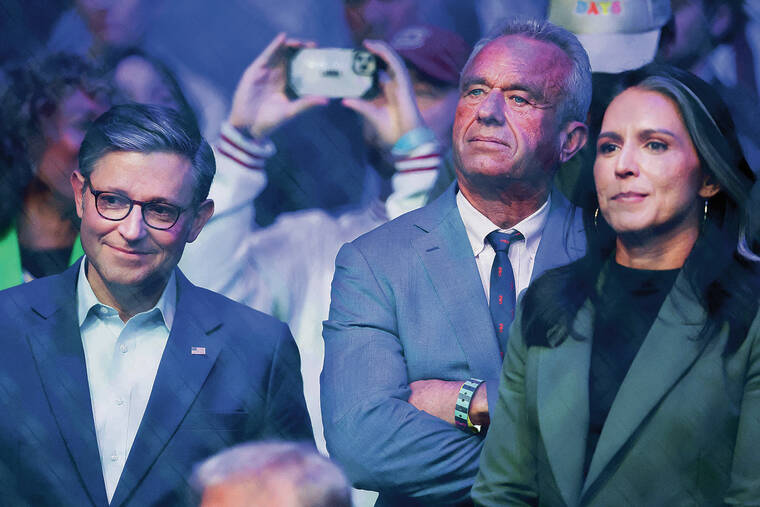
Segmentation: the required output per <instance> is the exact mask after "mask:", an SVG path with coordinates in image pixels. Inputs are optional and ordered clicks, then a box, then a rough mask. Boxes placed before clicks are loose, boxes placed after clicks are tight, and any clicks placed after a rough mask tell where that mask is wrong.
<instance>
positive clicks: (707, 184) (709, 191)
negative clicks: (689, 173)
mask: <svg viewBox="0 0 760 507" xmlns="http://www.w3.org/2000/svg"><path fill="white" fill-rule="evenodd" d="M718 192H720V185H719V184H718V183H716V182H715V180H714V179H713V177H712V176H710V175H709V174H705V175H704V176H703V177H702V186H701V187H700V188H699V192H697V193H698V194H699V197H701V198H703V199H709V198H710V197H713V196H714V195H715V194H717V193H718Z"/></svg>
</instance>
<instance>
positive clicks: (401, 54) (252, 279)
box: [182, 25, 469, 503]
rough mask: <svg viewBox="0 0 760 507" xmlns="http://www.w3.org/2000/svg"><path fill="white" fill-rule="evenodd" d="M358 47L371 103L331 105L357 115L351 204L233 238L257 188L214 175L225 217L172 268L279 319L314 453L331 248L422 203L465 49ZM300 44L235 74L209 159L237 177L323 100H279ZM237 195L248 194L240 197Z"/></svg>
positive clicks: (425, 43) (409, 32) (431, 43)
mask: <svg viewBox="0 0 760 507" xmlns="http://www.w3.org/2000/svg"><path fill="white" fill-rule="evenodd" d="M365 44H366V47H367V49H368V50H369V51H371V52H373V53H375V55H376V56H377V57H378V58H379V59H380V60H381V61H383V62H385V64H386V65H387V73H386V74H385V76H384V77H382V78H381V92H380V93H379V95H378V96H377V97H375V98H374V99H371V100H364V99H343V100H342V106H343V107H345V108H351V109H353V110H355V111H357V112H358V113H359V114H360V115H361V117H362V118H363V119H364V121H363V127H364V138H365V139H366V145H365V149H367V150H368V151H369V154H368V155H366V157H367V159H368V160H370V161H371V162H370V163H369V164H368V166H367V167H366V169H365V177H364V178H365V179H364V185H363V188H362V189H361V190H362V199H361V201H360V202H359V203H358V204H357V205H353V206H346V207H344V208H342V209H340V210H338V211H336V212H332V213H331V212H328V211H326V210H322V209H318V208H315V209H309V210H302V211H297V212H292V213H285V214H282V215H280V216H279V217H278V218H277V220H276V221H275V223H274V224H272V225H271V226H269V227H265V228H262V229H259V230H257V231H254V232H253V233H251V234H250V236H245V235H244V236H242V237H241V234H240V233H238V234H235V233H231V232H230V231H233V230H237V231H240V227H241V225H242V223H243V222H244V221H245V220H247V218H245V217H246V214H247V216H252V215H253V214H254V211H253V209H252V207H251V206H245V205H244V204H242V203H244V202H252V200H253V199H254V198H255V197H256V192H257V191H260V189H261V186H260V185H259V186H258V187H257V188H258V190H257V188H254V187H253V186H250V185H249V186H245V185H241V184H240V183H239V182H238V181H236V180H235V178H234V177H230V178H228V179H227V180H226V181H225V180H224V179H220V180H218V181H216V182H215V183H214V185H213V186H212V195H214V199H215V202H217V203H219V202H220V200H223V198H224V196H233V197H232V198H234V199H235V200H236V201H237V202H240V203H241V205H240V206H237V205H235V206H229V207H228V208H229V209H230V213H221V214H218V215H217V217H216V218H214V219H212V220H211V222H210V223H209V224H208V227H207V228H208V229H209V230H208V231H204V232H208V234H205V235H203V236H201V237H199V238H198V240H197V241H196V242H195V243H194V244H193V245H191V246H190V248H188V249H187V250H186V252H185V257H184V258H183V261H182V263H183V264H182V268H183V269H184V270H185V271H186V272H188V273H189V276H190V277H191V278H192V279H193V280H196V281H197V282H198V283H200V284H202V285H204V286H206V287H207V288H211V289H213V290H218V291H221V292H222V293H224V294H226V295H228V296H229V297H232V298H233V299H236V300H238V301H241V302H243V303H245V304H248V305H249V306H252V307H253V308H256V309H258V310H261V311H264V312H266V313H270V314H272V315H274V316H276V317H277V318H279V319H281V320H283V321H284V322H287V323H289V325H290V327H291V330H292V331H293V333H294V337H295V339H296V343H297V344H298V346H299V349H300V351H301V357H302V362H301V371H302V375H303V376H304V389H305V395H306V399H307V406H308V408H309V412H310V415H311V418H312V426H313V427H314V429H315V435H317V437H316V441H317V446H318V447H319V449H320V450H322V451H325V452H326V449H325V442H324V437H323V432H322V419H321V410H320V404H319V374H320V372H321V369H322V361H323V355H324V345H323V342H322V321H323V320H324V319H326V318H327V315H328V310H329V301H330V282H331V280H332V274H333V270H334V264H335V256H336V255H337V252H338V250H339V249H340V247H341V245H342V244H343V243H345V242H347V241H351V240H353V239H355V238H356V237H358V236H359V235H361V234H363V233H365V232H368V231H369V230H371V229H373V228H375V227H377V226H378V225H381V224H382V223H385V222H386V221H388V220H389V219H392V218H395V217H396V216H398V215H400V214H402V213H404V212H406V211H410V210H412V209H415V208H417V207H419V206H422V205H423V204H425V202H426V195H427V192H428V190H429V188H430V186H431V184H432V183H433V181H434V180H435V178H436V176H437V169H438V165H439V163H440V153H441V146H446V145H448V144H449V143H450V138H451V126H452V124H453V119H454V109H455V107H456V102H457V99H458V95H459V92H458V88H457V83H458V79H459V69H460V68H461V66H462V65H463V63H464V61H465V60H466V58H467V55H468V53H469V47H468V46H467V45H466V43H465V42H464V40H463V39H462V38H461V37H459V36H458V35H456V34H455V33H453V32H449V31H447V30H443V29H440V28H436V27H432V26H429V25H415V26H410V27H407V28H405V29H403V30H401V31H400V32H399V33H398V34H397V35H396V36H395V37H393V38H392V39H391V43H390V45H389V44H386V43H383V42H380V41H365ZM302 45H303V43H301V42H298V41H294V40H288V39H286V38H285V37H284V36H283V35H281V36H279V37H277V38H276V39H275V40H274V41H273V43H272V44H271V45H270V47H269V48H267V49H266V50H265V51H264V52H263V53H262V55H260V56H259V57H258V58H257V59H256V60H255V61H254V63H253V64H252V65H251V66H250V67H249V69H248V70H247V71H246V72H245V73H244V75H243V77H242V79H241V81H240V85H239V87H238V91H237V92H236V95H235V100H234V101H233V108H232V112H231V114H230V117H229V119H228V122H227V124H226V126H225V127H223V130H222V137H221V139H220V145H219V146H218V148H217V151H218V153H219V154H221V157H219V158H229V157H230V156H232V157H233V158H237V160H238V164H239V165H240V166H241V167H242V168H243V170H244V169H245V167H246V166H247V167H249V172H257V173H258V174H263V173H262V171H261V170H260V167H261V166H263V165H264V163H265V161H266V159H267V157H270V156H272V154H273V153H274V152H275V151H277V150H279V149H280V147H279V146H276V145H275V142H274V141H273V140H271V139H268V135H269V134H270V133H271V132H273V131H274V130H276V129H277V128H278V126H279V125H280V124H281V123H282V122H285V121H291V123H292V124H293V125H298V121H299V119H300V115H301V114H302V113H303V111H304V110H306V109H308V108H311V107H314V106H318V105H324V103H325V101H326V99H325V98H324V97H304V98H300V99H296V100H292V99H290V98H288V97H287V96H286V95H285V64H286V56H285V55H286V53H287V51H288V50H289V48H293V47H299V46H302ZM405 65H406V67H408V70H407V68H405ZM427 125H431V126H433V128H428V127H427ZM444 143H445V144H444ZM257 167H258V168H259V169H256V168H257ZM220 174H221V172H220ZM228 174H230V175H233V173H228ZM240 174H241V176H244V174H242V173H240ZM225 189H226V190H225ZM246 191H248V192H250V194H249V196H248V197H247V198H240V196H241V195H242V194H243V193H245V192H246ZM228 199H229V198H228ZM222 205H224V204H222ZM234 223H237V224H241V225H231V224H234ZM306 238H308V254H306V255H305V251H304V244H305V243H304V242H305V241H307V239H306ZM238 245H239V246H238ZM373 495H374V493H373ZM373 498H374V497H373ZM363 502H364V503H367V501H366V500H365V501H363Z"/></svg>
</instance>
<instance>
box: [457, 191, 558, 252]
mask: <svg viewBox="0 0 760 507" xmlns="http://www.w3.org/2000/svg"><path fill="white" fill-rule="evenodd" d="M456 199H457V208H458V209H459V214H460V215H461V216H462V222H464V228H465V230H466V231H467V239H468V240H469V241H470V246H471V247H472V253H473V254H474V255H475V256H476V257H477V256H478V255H480V254H481V253H482V252H483V250H484V249H485V247H486V242H487V241H486V236H488V235H489V234H490V233H491V232H493V231H502V232H506V231H508V230H515V231H519V232H520V234H522V235H523V237H524V238H525V243H526V245H528V244H533V243H534V242H535V241H536V240H537V239H538V238H540V237H541V231H543V229H544V225H545V224H546V219H547V218H548V216H549V207H550V206H551V194H550V195H549V196H548V197H547V199H546V202H544V204H543V205H541V207H540V208H538V209H537V210H536V211H535V212H533V214H531V215H530V216H528V217H526V218H524V219H523V220H522V221H521V222H519V223H518V224H516V225H514V226H513V227H510V228H509V229H501V228H500V227H499V226H498V225H496V224H494V223H493V222H491V221H490V220H489V219H488V217H486V216H485V215H484V214H483V213H481V212H480V211H478V210H477V209H475V207H474V206H473V205H472V204H470V201H468V200H467V198H466V197H465V196H464V194H462V192H460V191H457V197H456Z"/></svg>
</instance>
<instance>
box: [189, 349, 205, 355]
mask: <svg viewBox="0 0 760 507" xmlns="http://www.w3.org/2000/svg"><path fill="white" fill-rule="evenodd" d="M190 354H191V355H193V356H205V355H206V347H190Z"/></svg>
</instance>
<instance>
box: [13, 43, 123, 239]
mask: <svg viewBox="0 0 760 507" xmlns="http://www.w3.org/2000/svg"><path fill="white" fill-rule="evenodd" d="M3 71H4V73H5V80H6V81H7V88H6V89H5V90H4V92H3V94H2V97H0V115H1V116H0V117H2V126H1V127H0V128H2V132H0V164H2V166H0V231H5V230H6V228H7V227H8V226H9V225H10V224H11V222H12V221H13V220H14V219H15V217H16V215H17V214H18V212H19V211H20V209H21V205H22V198H23V194H24V189H25V188H26V187H27V185H28V184H29V183H30V182H31V181H32V180H33V178H34V171H35V166H36V163H37V159H38V158H39V156H40V155H41V153H42V150H43V149H44V137H43V133H42V120H43V117H45V116H50V115H52V114H53V113H54V112H55V111H56V109H57V107H58V105H59V104H60V103H61V101H62V100H63V99H64V98H65V97H66V96H67V95H68V94H69V93H71V91H72V90H73V89H75V88H81V89H82V90H85V91H86V92H88V93H91V94H94V95H108V94H109V93H110V89H109V88H108V87H107V85H106V84H105V82H104V81H103V79H102V78H101V77H100V74H99V72H98V71H97V70H96V69H95V68H94V67H93V66H91V65H90V64H88V63H87V62H86V61H85V60H84V59H82V58H81V57H79V56H76V55H71V54H66V53H55V54H50V55H44V56H41V57H40V58H38V59H34V60H30V61H27V62H24V64H23V65H16V66H12V67H8V68H5V69H3Z"/></svg>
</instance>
